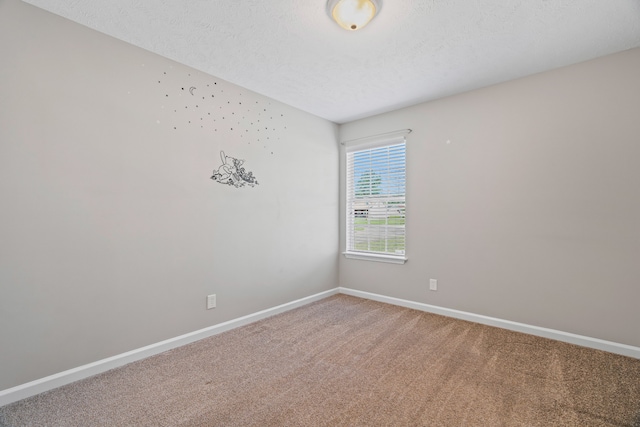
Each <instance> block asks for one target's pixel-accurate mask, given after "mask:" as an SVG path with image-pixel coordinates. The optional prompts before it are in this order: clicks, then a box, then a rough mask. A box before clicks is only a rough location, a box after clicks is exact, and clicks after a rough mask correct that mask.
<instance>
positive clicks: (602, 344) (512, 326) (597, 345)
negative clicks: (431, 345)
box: [338, 287, 640, 359]
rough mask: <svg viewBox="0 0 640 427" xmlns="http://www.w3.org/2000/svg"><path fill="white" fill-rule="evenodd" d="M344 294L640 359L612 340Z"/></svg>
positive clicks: (639, 349) (401, 301)
mask: <svg viewBox="0 0 640 427" xmlns="http://www.w3.org/2000/svg"><path fill="white" fill-rule="evenodd" d="M338 289H339V291H340V293H341V294H345V295H351V296H355V297H360V298H365V299H370V300H373V301H379V302H385V303H388V304H393V305H399V306H401V307H407V308H413V309H415V310H420V311H426V312H428V313H434V314H440V315H442V316H447V317H453V318H456V319H461V320H468V321H470V322H475V323H481V324H483V325H489V326H496V327H498V328H503V329H508V330H511V331H516V332H523V333H525V334H529V335H536V336H539V337H543V338H551V339H553V340H556V341H562V342H566V343H570V344H576V345H579V346H582V347H589V348H593V349H596V350H603V351H608V352H609V353H615V354H621V355H623V356H628V357H633V358H635V359H640V347H634V346H631V345H626V344H619V343H616V342H612V341H605V340H601V339H598V338H591V337H586V336H583V335H577V334H572V333H569V332H562V331H558V330H555V329H548V328H541V327H539V326H532V325H527V324H524V323H518V322H512V321H510V320H503V319H497V318H495V317H488V316H483V315H480V314H473V313H468V312H465V311H459V310H453V309H450V308H444V307H438V306H435V305H429V304H424V303H421V302H415V301H409V300H404V299H399V298H393V297H388V296H384V295H378V294H372V293H369V292H364V291H358V290H355V289H350V288H342V287H341V288H338Z"/></svg>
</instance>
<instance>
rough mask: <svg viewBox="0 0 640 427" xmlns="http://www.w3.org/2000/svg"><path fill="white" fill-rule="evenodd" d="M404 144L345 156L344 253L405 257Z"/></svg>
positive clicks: (355, 151)
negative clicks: (345, 224)
mask: <svg viewBox="0 0 640 427" xmlns="http://www.w3.org/2000/svg"><path fill="white" fill-rule="evenodd" d="M405 162H406V155H405V143H404V142H402V143H399V144H398V143H394V144H392V145H388V146H382V147H376V148H372V149H366V150H354V151H352V152H349V153H347V250H348V251H351V252H373V253H382V254H391V255H403V254H404V253H405V175H406V174H405Z"/></svg>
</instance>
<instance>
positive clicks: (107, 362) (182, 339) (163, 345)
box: [0, 287, 640, 406]
mask: <svg viewBox="0 0 640 427" xmlns="http://www.w3.org/2000/svg"><path fill="white" fill-rule="evenodd" d="M338 293H342V294H345V295H351V296H355V297H360V298H365V299H370V300H373V301H379V302H384V303H387V304H393V305H398V306H401V307H407V308H412V309H415V310H420V311H425V312H429V313H434V314H440V315H443V316H448V317H453V318H456V319H461V320H468V321H470V322H476V323H481V324H483V325H489V326H496V327H499V328H503V329H509V330H512V331H516V332H523V333H525V334H530V335H536V336H540V337H544V338H551V339H554V340H557V341H563V342H567V343H570V344H576V345H580V346H583V347H589V348H594V349H597V350H604V351H608V352H610V353H616V354H621V355H623V356H629V357H633V358H636V359H640V347H633V346H630V345H626V344H619V343H615V342H611V341H605V340H601V339H598V338H590V337H586V336H582V335H576V334H572V333H568V332H562V331H557V330H554V329H548V328H541V327H538V326H532V325H527V324H524V323H518V322H512V321H510V320H503V319H497V318H494V317H488V316H482V315H479V314H473V313H468V312H465V311H459V310H453V309H450V308H444V307H438V306H435V305H429V304H424V303H420V302H415V301H409V300H403V299H399V298H394V297H388V296H385V295H379V294H373V293H370V292H364V291H358V290H355V289H350V288H343V287H340V288H335V289H330V290H328V291H324V292H320V293H318V294H315V295H311V296H308V297H306V298H301V299H299V300H296V301H292V302H289V303H286V304H282V305H279V306H276V307H272V308H269V309H266V310H262V311H259V312H257V313H253V314H249V315H247V316H243V317H239V318H237V319H233V320H229V321H227V322H223V323H219V324H217V325H214V326H210V327H208V328H204V329H200V330H198V331H194V332H190V333H188V334H184V335H181V336H179V337H175V338H171V339H168V340H165V341H161V342H159V343H155V344H151V345H148V346H146V347H142V348H139V349H136V350H132V351H129V352H126V353H122V354H119V355H117V356H113V357H109V358H106V359H102V360H98V361H97V362H93V363H89V364H87V365H83V366H79V367H77V368H73V369H69V370H67V371H64V372H60V373H57V374H54V375H50V376H48V377H44V378H41V379H38V380H35V381H31V382H28V383H26V384H21V385H19V386H16V387H12V388H9V389H6V390H1V391H0V406H4V405H8V404H10V403H13V402H16V401H18V400H21V399H25V398H27V397H30V396H34V395H36V394H39V393H43V392H45V391H48V390H52V389H54V388H57V387H61V386H63V385H66V384H69V383H72V382H74V381H78V380H81V379H84V378H88V377H90V376H93V375H97V374H100V373H102V372H105V371H108V370H110V369H114V368H117V367H120V366H123V365H126V364H128V363H131V362H135V361H137V360H141V359H144V358H147V357H150V356H153V355H156V354H159V353H162V352H165V351H167V350H171V349H174V348H177V347H181V346H183V345H186V344H190V343H192V342H195V341H198V340H201V339H203V338H207V337H210V336H213V335H217V334H219V333H222V332H226V331H229V330H231V329H235V328H238V327H240V326H245V325H248V324H250V323H253V322H257V321H258V320H262V319H265V318H267V317H270V316H274V315H276V314H280V313H284V312H285V311H289V310H292V309H294V308H298V307H301V306H303V305H305V304H309V303H311V302H314V301H318V300H321V299H324V298H326V297H329V296H331V295H335V294H338Z"/></svg>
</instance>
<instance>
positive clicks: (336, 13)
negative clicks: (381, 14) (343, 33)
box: [327, 0, 382, 31]
mask: <svg viewBox="0 0 640 427" xmlns="http://www.w3.org/2000/svg"><path fill="white" fill-rule="evenodd" d="M381 7H382V0H329V1H327V13H328V14H329V16H330V17H332V18H333V19H334V21H336V22H337V23H338V25H340V26H341V27H342V28H344V29H345V30H349V31H355V30H359V29H360V28H362V27H364V26H365V25H367V24H368V23H369V21H371V20H372V19H373V17H374V16H376V14H377V13H378V11H379V10H380V8H381Z"/></svg>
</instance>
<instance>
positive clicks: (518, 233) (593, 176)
mask: <svg viewBox="0 0 640 427" xmlns="http://www.w3.org/2000/svg"><path fill="white" fill-rule="evenodd" d="M639 70H640V49H634V50H630V51H626V52H622V53H619V54H616V55H612V56H608V57H603V58H600V59H597V60H594V61H590V62H586V63H582V64H578V65H575V66H571V67H567V68H562V69H558V70H555V71H551V72H546V73H542V74H538V75H534V76H531V77H528V78H523V79H520V80H516V81H512V82H508V83H505V84H500V85H496V86H492V87H488V88H485V89H482V90H477V91H473V92H469V93H465V94H461V95H459V96H454V97H450V98H446V99H442V100H438V101H435V102H429V103H425V104H421V105H417V106H414V107H410V108H406V109H402V110H398V111H395V112H391V113H388V114H383V115H379V116H376V117H371V118H367V119H363V120H359V121H356V122H352V123H348V124H345V125H343V126H341V129H340V131H341V135H340V136H341V140H351V139H355V138H359V137H364V136H368V135H374V134H379V133H384V132H389V131H393V130H396V129H403V128H411V129H413V133H411V134H410V135H409V136H408V138H407V169H408V172H407V175H408V176H407V177H408V184H407V185H408V188H407V225H406V227H407V257H408V258H409V261H408V262H407V264H405V265H390V264H382V263H373V262H367V261H357V260H351V259H341V261H340V284H341V286H344V287H349V288H354V289H358V290H363V291H368V292H373V293H378V294H383V295H388V296H392V297H397V298H403V299H408V300H413V301H418V302H424V303H428V304H433V305H437V306H442V307H448V308H452V309H457V310H462V311H467V312H471V313H476V314H482V315H487V316H492V317H497V318H501V319H506V320H511V321H516V322H522V323H526V324H530V325H536V326H541V327H546V328H552V329H557V330H561V331H565V332H571V333H576V334H580V335H585V336H589V337H594V338H600V339H604V340H610V341H614V342H618V343H623V344H628V345H633V346H640V333H639V332H638V325H640V310H639V309H638V301H640V262H639V261H640V221H639V218H640V190H639V187H638V185H639V183H640V164H639V163H638V159H640V144H639V143H638V141H639V138H640V120H639V115H640V79H638V71H639ZM342 161H344V157H343V160H342ZM343 179H344V177H343ZM343 182H344V181H343ZM341 212H342V219H341V224H343V221H344V206H342V207H341ZM341 241H342V245H343V247H344V226H342V231H341ZM429 278H435V279H438V286H439V289H438V291H436V292H430V291H428V281H429Z"/></svg>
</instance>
